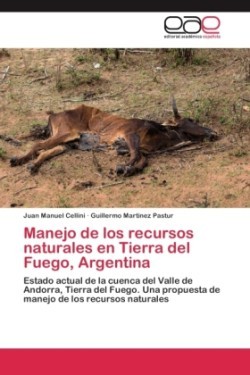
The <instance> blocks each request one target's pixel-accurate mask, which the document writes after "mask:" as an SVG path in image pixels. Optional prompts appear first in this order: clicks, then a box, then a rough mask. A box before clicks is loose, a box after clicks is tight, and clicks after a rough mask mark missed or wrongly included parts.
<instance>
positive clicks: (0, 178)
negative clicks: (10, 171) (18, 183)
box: [0, 174, 8, 181]
mask: <svg viewBox="0 0 250 375" xmlns="http://www.w3.org/2000/svg"><path fill="white" fill-rule="evenodd" d="M5 177H8V175H7V174H6V175H4V176H2V177H0V181H1V180H3V179H4V178H5Z"/></svg>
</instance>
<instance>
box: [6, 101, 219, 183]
mask: <svg viewBox="0 0 250 375" xmlns="http://www.w3.org/2000/svg"><path fill="white" fill-rule="evenodd" d="M173 109H174V115H175V118H176V120H177V124H176V125H175V126H170V125H166V126H165V125H162V124H159V123H156V122H153V121H149V120H142V119H125V118H122V117H119V116H115V115H113V114H109V113H107V112H104V111H101V110H100V109H97V108H93V107H89V106H86V105H84V104H83V105H81V106H79V107H77V108H75V109H72V110H67V111H63V112H60V113H51V114H50V115H49V122H48V127H49V134H50V136H49V138H48V139H46V140H42V141H39V142H37V143H35V144H34V146H33V147H32V149H31V150H30V151H29V152H28V153H26V154H25V155H23V156H22V157H19V158H18V157H14V158H12V159H11V166H13V167H14V166H17V165H22V164H24V163H26V162H28V161H30V160H32V163H31V164H29V169H30V171H31V172H32V173H34V172H36V171H37V170H38V168H39V167H40V166H41V164H42V163H43V162H44V161H45V160H46V159H48V158H51V157H53V156H55V155H58V154H60V153H62V152H64V151H66V150H67V143H69V142H72V141H76V140H79V139H80V137H81V134H83V133H93V134H98V136H99V139H100V143H101V144H103V143H106V144H108V145H109V144H113V143H114V142H115V141H116V140H117V139H123V140H124V141H125V142H126V144H127V146H128V149H129V153H130V159H129V161H128V163H127V164H126V165H123V166H117V173H121V174H124V175H125V176H129V175H132V174H135V173H137V172H138V171H141V170H143V168H144V167H145V166H146V165H147V158H146V156H145V153H144V151H145V152H146V153H149V152H152V151H157V150H159V149H163V148H167V147H170V146H173V145H175V144H177V143H180V142H182V141H184V140H194V141H201V140H203V139H204V138H209V139H214V138H216V133H215V132H213V131H212V130H211V129H209V128H205V127H203V126H201V125H199V124H198V123H196V122H195V121H193V120H192V119H187V118H184V119H181V118H180V115H179V113H178V111H177V108H176V106H175V107H173Z"/></svg>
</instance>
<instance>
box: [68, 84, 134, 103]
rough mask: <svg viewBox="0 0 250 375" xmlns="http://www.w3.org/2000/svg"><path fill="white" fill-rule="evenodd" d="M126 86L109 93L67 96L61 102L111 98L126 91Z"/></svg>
mask: <svg viewBox="0 0 250 375" xmlns="http://www.w3.org/2000/svg"><path fill="white" fill-rule="evenodd" d="M128 87H129V86H126V87H125V88H124V89H122V90H120V91H116V92H114V93H111V94H106V95H99V96H93V97H91V98H85V97H84V96H82V97H81V98H68V99H63V102H72V103H75V102H87V101H94V100H99V99H106V98H112V97H114V96H117V95H119V94H121V93H123V92H124V91H126V90H127V89H128Z"/></svg>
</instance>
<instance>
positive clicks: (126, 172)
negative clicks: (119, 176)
mask: <svg viewBox="0 0 250 375" xmlns="http://www.w3.org/2000/svg"><path fill="white" fill-rule="evenodd" d="M135 172H136V170H135V167H133V166H132V165H126V167H125V170H124V174H123V175H124V176H125V177H129V176H132V175H133V174H135Z"/></svg>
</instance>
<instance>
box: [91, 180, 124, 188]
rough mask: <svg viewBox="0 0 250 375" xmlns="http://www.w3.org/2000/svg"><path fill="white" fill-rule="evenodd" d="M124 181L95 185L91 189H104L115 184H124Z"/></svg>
mask: <svg viewBox="0 0 250 375" xmlns="http://www.w3.org/2000/svg"><path fill="white" fill-rule="evenodd" d="M124 182H125V181H119V182H113V183H112V184H106V185H101V186H96V187H94V188H92V189H104V188H107V187H110V186H115V185H121V184H124Z"/></svg>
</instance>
